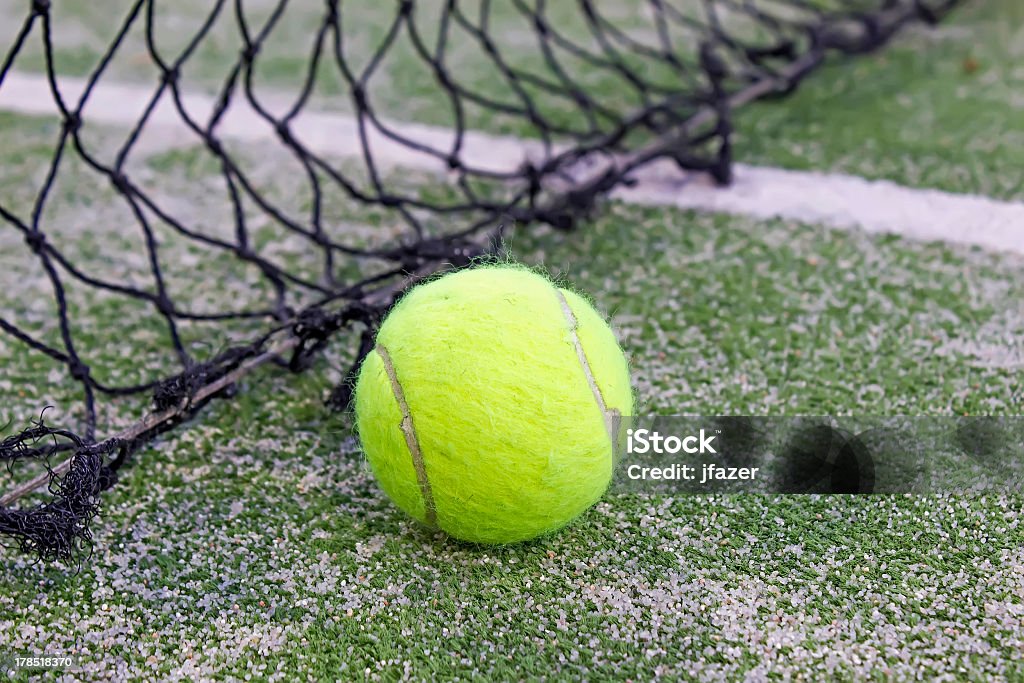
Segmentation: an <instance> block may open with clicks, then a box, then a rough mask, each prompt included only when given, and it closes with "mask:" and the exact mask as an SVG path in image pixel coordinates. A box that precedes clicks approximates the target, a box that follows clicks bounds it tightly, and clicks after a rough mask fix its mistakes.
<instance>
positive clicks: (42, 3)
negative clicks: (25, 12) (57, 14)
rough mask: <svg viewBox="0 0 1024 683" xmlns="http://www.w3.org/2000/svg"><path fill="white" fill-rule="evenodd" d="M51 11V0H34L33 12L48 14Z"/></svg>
mask: <svg viewBox="0 0 1024 683" xmlns="http://www.w3.org/2000/svg"><path fill="white" fill-rule="evenodd" d="M49 11H50V0H32V12H33V13H35V14H37V15H39V14H46V13H47V12H49Z"/></svg>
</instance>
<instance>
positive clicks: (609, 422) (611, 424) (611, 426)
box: [557, 290, 619, 454]
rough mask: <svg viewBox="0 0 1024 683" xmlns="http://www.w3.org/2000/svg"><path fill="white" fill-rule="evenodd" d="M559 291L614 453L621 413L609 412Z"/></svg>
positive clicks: (574, 317) (560, 293) (563, 296)
mask: <svg viewBox="0 0 1024 683" xmlns="http://www.w3.org/2000/svg"><path fill="white" fill-rule="evenodd" d="M557 291H558V302H559V304H560V305H561V306H562V315H563V316H565V320H566V322H567V323H569V336H570V338H571V339H572V344H573V346H574V347H576V358H578V359H579V362H580V367H582V368H583V374H584V375H586V377H587V384H589V385H590V393H592V394H593V395H594V401H595V402H596V403H597V407H598V408H600V410H601V417H602V418H604V428H605V431H606V432H608V439H609V440H610V441H611V444H612V452H613V454H614V451H615V443H616V438H615V435H616V433H617V432H618V425H617V424H616V422H617V421H618V418H619V414H618V413H619V411H617V410H608V405H607V404H606V403H605V401H604V395H603V394H602V393H601V387H599V386H597V379H595V377H594V372H593V370H592V369H591V367H590V361H589V360H587V353H586V351H584V350H583V342H581V341H580V336H579V334H577V333H576V328H577V326H578V324H577V322H576V315H575V314H574V313H573V312H572V308H571V307H570V306H569V302H568V301H567V300H566V298H565V294H563V293H562V290H557Z"/></svg>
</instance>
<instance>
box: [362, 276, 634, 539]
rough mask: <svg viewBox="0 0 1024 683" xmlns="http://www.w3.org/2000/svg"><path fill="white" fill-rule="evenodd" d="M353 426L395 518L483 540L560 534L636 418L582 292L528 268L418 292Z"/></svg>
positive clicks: (377, 360)
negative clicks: (401, 513)
mask: <svg viewBox="0 0 1024 683" xmlns="http://www.w3.org/2000/svg"><path fill="white" fill-rule="evenodd" d="M355 410H356V428H357V430H358V432H359V437H360V440H361V442H362V446H363V450H364V452H365V453H366V457H367V460H368V461H369V464H370V468H371V469H372V470H373V473H374V476H375V477H376V479H377V481H378V482H379V483H380V486H381V488H382V489H383V490H384V492H385V493H386V494H387V495H388V496H389V497H390V498H391V500H393V501H394V502H395V503H396V504H397V505H398V507H400V508H402V509H403V510H405V512H407V513H408V514H409V515H411V516H412V517H414V518H416V519H418V520H419V521H421V522H423V523H424V524H426V525H428V526H430V527H433V528H437V529H442V530H443V531H445V532H447V533H448V534H449V535H451V536H454V537H456V538H460V539H463V540H466V541H473V542H478V543H513V542H516V541H523V540H527V539H530V538H533V537H535V536H539V535H541V534H544V533H547V532H549V531H553V530H555V529H558V528H560V527H562V526H564V525H566V524H567V523H569V522H570V521H572V520H573V519H574V518H576V517H577V516H579V515H580V514H581V513H582V512H584V511H585V510H587V509H588V508H589V507H590V506H591V505H593V504H594V503H595V502H596V501H597V500H598V499H599V498H600V497H601V495H602V494H603V493H604V491H605V489H606V488H607V487H608V483H609V481H610V480H611V477H612V471H613V459H614V455H615V451H616V448H615V445H616V444H618V443H620V435H621V432H622V424H623V418H624V417H627V416H630V415H632V411H633V395H632V391H631V389H630V384H629V369H628V367H627V364H626V359H625V357H624V356H623V354H622V351H621V349H619V346H618V344H617V343H616V341H615V336H614V335H613V333H612V331H611V329H610V328H609V327H608V325H607V324H606V323H605V321H604V320H603V318H602V317H601V316H600V315H599V314H598V313H597V312H596V311H595V310H594V309H593V308H592V307H591V306H590V304H588V303H587V302H586V301H585V300H584V299H583V298H582V297H580V296H579V295H577V294H575V293H573V292H571V291H568V290H565V289H560V288H558V287H556V286H555V285H554V284H553V283H552V282H551V281H549V280H548V279H547V278H545V277H543V276H541V275H538V274H537V273H534V272H532V271H530V270H527V269H526V268H523V267H516V266H508V265H505V266H483V267H477V268H473V269H469V270H462V271H458V272H455V273H451V274H449V275H445V276H443V277H441V278H438V279H436V280H433V281H431V282H428V283H426V284H422V285H419V286H417V287H415V288H413V289H412V290H411V291H410V292H409V293H408V294H407V295H405V296H404V297H403V298H402V299H401V300H400V301H399V302H398V304H397V305H396V306H395V307H394V308H393V309H392V311H391V313H390V314H389V315H388V316H387V318H386V319H385V320H384V322H383V324H382V325H381V327H380V330H379V331H378V333H377V339H376V346H375V348H374V349H373V351H371V352H370V354H369V355H368V356H367V357H366V359H365V360H364V361H363V364H362V367H361V368H360V371H359V379H358V380H357V382H356V391H355Z"/></svg>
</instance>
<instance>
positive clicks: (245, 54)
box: [242, 43, 260, 64]
mask: <svg viewBox="0 0 1024 683" xmlns="http://www.w3.org/2000/svg"><path fill="white" fill-rule="evenodd" d="M259 53H260V44H259V43H249V44H248V45H246V46H245V47H244V48H242V61H244V62H245V63H246V64H251V63H252V62H253V60H255V59H256V55H258V54H259Z"/></svg>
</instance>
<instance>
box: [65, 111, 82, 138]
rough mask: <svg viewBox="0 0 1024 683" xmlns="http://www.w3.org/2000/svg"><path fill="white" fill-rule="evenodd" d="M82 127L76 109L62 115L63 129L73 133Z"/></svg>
mask: <svg viewBox="0 0 1024 683" xmlns="http://www.w3.org/2000/svg"><path fill="white" fill-rule="evenodd" d="M81 128H82V117H81V116H80V115H79V113H78V112H76V111H69V112H68V113H67V115H66V116H65V117H64V130H65V131H66V132H67V133H69V134H71V135H74V134H75V133H77V132H78V131H79V130H80V129H81Z"/></svg>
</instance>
